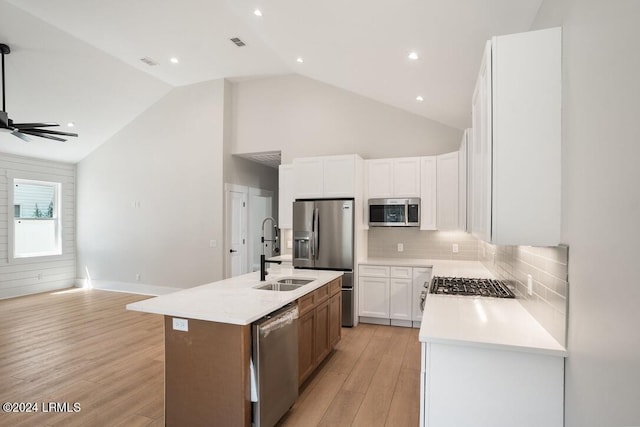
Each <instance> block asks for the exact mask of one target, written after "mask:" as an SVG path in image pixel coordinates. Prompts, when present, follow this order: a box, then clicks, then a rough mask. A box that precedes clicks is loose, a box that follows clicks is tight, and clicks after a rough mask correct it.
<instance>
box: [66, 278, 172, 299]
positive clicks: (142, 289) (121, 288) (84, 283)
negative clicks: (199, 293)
mask: <svg viewBox="0 0 640 427" xmlns="http://www.w3.org/2000/svg"><path fill="white" fill-rule="evenodd" d="M76 287H78V288H90V289H100V290H103V291H113V292H126V293H128V294H138V295H151V296H159V295H166V294H170V293H172V292H176V291H181V290H182V288H173V287H170V286H158V285H147V284H144V283H130V282H114V281H110V280H91V281H89V280H87V279H76Z"/></svg>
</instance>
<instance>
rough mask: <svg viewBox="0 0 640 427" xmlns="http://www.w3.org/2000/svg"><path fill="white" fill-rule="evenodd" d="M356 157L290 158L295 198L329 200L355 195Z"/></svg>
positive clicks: (352, 155)
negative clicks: (291, 160) (291, 159)
mask: <svg viewBox="0 0 640 427" xmlns="http://www.w3.org/2000/svg"><path fill="white" fill-rule="evenodd" d="M357 158H358V156H356V155H354V154H349V155H342V156H325V157H307V158H299V159H294V160H293V180H294V197H295V198H296V199H330V198H342V197H356V181H357V179H356V178H357V176H356V172H357V170H356V169H357V167H356V161H357Z"/></svg>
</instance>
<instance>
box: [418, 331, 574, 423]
mask: <svg viewBox="0 0 640 427" xmlns="http://www.w3.org/2000/svg"><path fill="white" fill-rule="evenodd" d="M563 393H564V358H563V357H559V356H552V355H547V354H538V353H528V352H524V351H513V350H512V349H501V348H497V347H496V348H479V347H474V346H471V345H469V346H465V345H460V344H459V343H456V344H455V345H453V344H444V343H435V342H423V343H422V360H421V372H420V424H419V425H420V426H421V427H449V426H474V427H512V426H518V427H540V426H545V427H562V425H563V406H564V397H563ZM460 402H464V410H460Z"/></svg>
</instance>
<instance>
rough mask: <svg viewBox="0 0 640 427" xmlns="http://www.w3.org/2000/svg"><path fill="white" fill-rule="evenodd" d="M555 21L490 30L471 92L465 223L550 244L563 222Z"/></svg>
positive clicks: (494, 238) (521, 241)
mask: <svg viewBox="0 0 640 427" xmlns="http://www.w3.org/2000/svg"><path fill="white" fill-rule="evenodd" d="M561 77H562V72H561V29H560V28H551V29H546V30H540V31H531V32H527V33H520V34H512V35H507V36H499V37H493V38H492V40H491V41H490V42H488V43H487V46H486V49H485V55H484V57H483V61H482V66H481V69H480V74H479V76H478V81H477V84H476V88H475V91H474V95H473V100H472V122H473V132H472V136H471V138H470V145H469V149H468V156H469V191H470V193H471V198H470V205H471V206H470V207H469V208H470V213H471V223H470V225H471V231H472V233H473V234H474V235H475V236H476V237H478V238H480V239H482V240H485V241H488V242H492V243H496V244H501V245H532V246H555V245H557V244H559V243H560V231H561V230H560V225H561V93H562V90H561Z"/></svg>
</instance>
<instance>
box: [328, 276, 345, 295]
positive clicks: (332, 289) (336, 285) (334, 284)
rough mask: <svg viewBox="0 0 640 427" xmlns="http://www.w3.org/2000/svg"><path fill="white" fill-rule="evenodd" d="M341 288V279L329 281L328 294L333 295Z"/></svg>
mask: <svg viewBox="0 0 640 427" xmlns="http://www.w3.org/2000/svg"><path fill="white" fill-rule="evenodd" d="M341 289H342V279H341V278H337V279H335V280H332V281H331V282H330V283H329V295H331V296H334V295H335V294H337V293H338V292H340V290H341Z"/></svg>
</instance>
